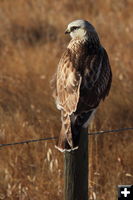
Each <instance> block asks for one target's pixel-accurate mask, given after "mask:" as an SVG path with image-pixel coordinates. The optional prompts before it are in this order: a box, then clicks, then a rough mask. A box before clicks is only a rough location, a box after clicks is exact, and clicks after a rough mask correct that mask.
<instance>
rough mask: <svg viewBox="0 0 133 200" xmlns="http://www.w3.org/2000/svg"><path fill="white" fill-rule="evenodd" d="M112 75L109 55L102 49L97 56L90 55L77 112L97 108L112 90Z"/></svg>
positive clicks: (87, 60)
mask: <svg viewBox="0 0 133 200" xmlns="http://www.w3.org/2000/svg"><path fill="white" fill-rule="evenodd" d="M111 81H112V73H111V68H110V64H109V59H108V55H107V53H106V51H105V49H104V48H102V47H101V48H100V49H99V51H98V52H97V54H96V55H88V57H87V58H86V61H85V68H84V72H83V76H82V83H81V88H80V100H79V104H78V108H77V112H78V113H80V112H84V111H87V110H88V111H89V110H91V109H93V108H96V107H97V106H98V104H99V103H100V101H101V100H102V99H104V98H105V97H106V96H107V95H108V93H109V90H110V86H111Z"/></svg>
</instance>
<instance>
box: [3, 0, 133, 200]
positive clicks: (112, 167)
mask: <svg viewBox="0 0 133 200" xmlns="http://www.w3.org/2000/svg"><path fill="white" fill-rule="evenodd" d="M132 6H133V2H132V1H131V0H121V1H117V0H105V1H102V0H99V1H98V0H95V1H94V0H88V1H87V0H79V1H77V0H76V1H75V2H72V1H67V0H63V1H61V0H58V1H57V0H55V1H51V0H49V1H48V0H19V1H18V0H10V1H9V0H0V144H2V143H10V142H18V141H23V140H28V139H38V138H45V137H53V136H57V135H58V133H59V130H60V113H59V112H58V111H57V110H56V107H55V105H54V101H53V98H52V92H51V90H50V84H49V82H50V79H51V77H52V74H53V73H54V72H55V70H56V67H57V64H58V61H59V59H60V56H61V54H62V52H63V51H64V50H65V48H66V45H67V44H68V41H69V38H68V37H66V36H65V35H64V30H65V28H66V26H67V24H68V23H69V22H71V21H72V20H75V19H80V18H82V19H86V20H88V21H90V22H91V23H92V24H93V25H94V26H95V27H96V30H97V31H98V33H99V36H100V39H101V43H102V44H103V46H104V47H105V48H106V50H107V52H108V54H109V58H110V63H111V66H112V71H113V83H112V88H111V92H110V95H109V97H108V98H107V99H106V101H105V102H104V103H101V105H100V107H99V109H98V111H97V114H96V117H95V119H94V121H93V123H92V124H91V128H90V131H96V130H109V129H115V128H124V127H133V107H132V104H133V69H132V67H133V61H132V53H133V39H132V33H133V24H132V21H133V16H132ZM132 134H133V131H125V132H120V133H112V134H106V135H97V136H96V135H95V136H90V137H89V192H90V200H106V199H108V200H115V199H117V185H121V184H123V185H125V184H133V139H132ZM54 145H55V141H44V142H40V143H32V144H23V145H16V146H10V147H3V148H1V149H0V200H62V199H63V154H62V153H60V152H58V151H57V150H56V149H55V148H54Z"/></svg>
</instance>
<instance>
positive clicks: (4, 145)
mask: <svg viewBox="0 0 133 200" xmlns="http://www.w3.org/2000/svg"><path fill="white" fill-rule="evenodd" d="M129 130H133V128H120V129H112V130H106V131H98V132H90V133H88V135H91V136H92V135H100V134H105V133H118V132H122V131H129ZM57 138H58V137H48V138H40V139H33V140H25V141H21V142H12V143H6V144H0V148H1V147H6V146H14V145H18V144H29V143H33V142H42V141H46V140H56V139H57Z"/></svg>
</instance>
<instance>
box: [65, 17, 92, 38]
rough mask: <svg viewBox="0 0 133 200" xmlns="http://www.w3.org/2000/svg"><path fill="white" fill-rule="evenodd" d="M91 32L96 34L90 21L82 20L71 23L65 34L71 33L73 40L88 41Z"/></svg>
mask: <svg viewBox="0 0 133 200" xmlns="http://www.w3.org/2000/svg"><path fill="white" fill-rule="evenodd" d="M90 32H95V28H94V27H93V26H92V25H91V24H90V23H89V22H88V21H85V20H81V19H80V20H75V21H73V22H71V23H69V24H68V27H67V29H66V31H65V33H66V34H67V33H69V34H70V36H71V37H72V38H73V39H74V38H79V39H88V37H89V33H90Z"/></svg>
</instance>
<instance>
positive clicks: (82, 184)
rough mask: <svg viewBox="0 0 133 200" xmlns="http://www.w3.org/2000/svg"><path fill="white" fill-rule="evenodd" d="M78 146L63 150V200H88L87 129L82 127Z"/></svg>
mask: <svg viewBox="0 0 133 200" xmlns="http://www.w3.org/2000/svg"><path fill="white" fill-rule="evenodd" d="M80 135H81V136H80V147H79V149H78V150H75V151H72V152H65V157H64V160H65V162H64V163H65V166H64V175H65V198H64V199H65V200H88V129H84V128H83V129H82V130H81V134H80Z"/></svg>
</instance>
